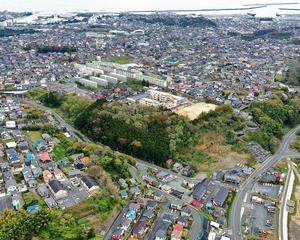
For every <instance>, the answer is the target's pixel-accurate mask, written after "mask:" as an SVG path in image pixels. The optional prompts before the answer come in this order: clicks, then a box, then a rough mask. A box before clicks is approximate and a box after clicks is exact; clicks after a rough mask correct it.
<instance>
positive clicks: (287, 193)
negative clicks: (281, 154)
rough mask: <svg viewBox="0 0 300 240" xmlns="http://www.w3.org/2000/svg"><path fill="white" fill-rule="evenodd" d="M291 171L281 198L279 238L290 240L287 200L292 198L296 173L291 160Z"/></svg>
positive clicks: (280, 239)
mask: <svg viewBox="0 0 300 240" xmlns="http://www.w3.org/2000/svg"><path fill="white" fill-rule="evenodd" d="M288 167H289V171H288V174H287V177H286V181H285V186H284V191H283V194H282V198H281V205H280V212H279V228H278V230H279V234H278V235H279V240H288V211H287V202H288V200H289V199H290V198H291V195H292V191H293V185H294V180H295V175H294V172H293V167H292V166H291V162H289V165H288Z"/></svg>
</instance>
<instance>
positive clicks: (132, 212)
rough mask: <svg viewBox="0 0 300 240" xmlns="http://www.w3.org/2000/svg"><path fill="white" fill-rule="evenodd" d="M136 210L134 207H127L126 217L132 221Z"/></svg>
mask: <svg viewBox="0 0 300 240" xmlns="http://www.w3.org/2000/svg"><path fill="white" fill-rule="evenodd" d="M136 213H137V212H136V210H135V209H129V210H128V211H127V213H126V218H127V219H130V220H131V221H133V220H134V219H135V218H136Z"/></svg>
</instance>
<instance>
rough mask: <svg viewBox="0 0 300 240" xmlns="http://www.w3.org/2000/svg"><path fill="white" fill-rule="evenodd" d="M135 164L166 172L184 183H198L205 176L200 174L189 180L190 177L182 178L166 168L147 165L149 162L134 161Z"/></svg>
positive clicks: (182, 176)
mask: <svg viewBox="0 0 300 240" xmlns="http://www.w3.org/2000/svg"><path fill="white" fill-rule="evenodd" d="M136 162H137V164H141V165H144V166H146V167H148V168H152V169H154V170H159V171H164V172H167V173H169V174H171V175H173V176H176V177H178V178H180V179H183V180H185V181H188V182H193V183H195V184H196V183H198V182H201V181H202V180H203V179H204V178H206V174H202V175H201V176H199V175H198V176H197V178H191V177H187V176H184V175H182V174H179V173H176V172H173V171H171V170H170V169H167V168H163V167H160V166H157V165H155V164H152V163H149V162H146V161H143V160H141V159H136Z"/></svg>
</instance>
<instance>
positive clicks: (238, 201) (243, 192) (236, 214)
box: [230, 125, 300, 240]
mask: <svg viewBox="0 0 300 240" xmlns="http://www.w3.org/2000/svg"><path fill="white" fill-rule="evenodd" d="M299 130H300V125H299V126H297V127H295V128H294V129H292V130H290V131H289V132H288V133H287V134H286V135H285V136H284V137H283V139H282V142H281V144H280V146H279V148H278V150H277V152H276V153H275V154H274V155H273V156H271V157H269V158H268V159H266V160H265V161H264V162H263V163H262V164H261V165H260V166H259V167H258V168H257V169H256V170H255V171H254V172H253V173H252V174H251V175H250V176H249V177H248V178H247V179H246V181H245V182H244V183H243V184H242V185H241V186H240V190H239V191H238V192H237V195H236V198H235V200H234V202H233V204H232V211H231V216H230V229H231V230H232V239H233V240H241V239H243V237H242V233H241V218H242V212H243V211H242V207H243V206H242V205H243V201H244V199H245V198H246V197H247V193H249V192H251V190H252V188H253V186H254V184H255V182H256V180H257V179H258V178H259V176H261V175H262V174H263V173H265V172H266V171H267V170H268V169H269V168H271V167H273V166H274V165H276V163H278V162H279V161H280V160H281V159H282V158H288V157H290V158H291V157H296V156H299V154H297V153H294V152H293V151H291V150H290V149H289V146H290V144H291V143H292V142H293V141H294V140H295V138H296V133H297V132H298V131H299Z"/></svg>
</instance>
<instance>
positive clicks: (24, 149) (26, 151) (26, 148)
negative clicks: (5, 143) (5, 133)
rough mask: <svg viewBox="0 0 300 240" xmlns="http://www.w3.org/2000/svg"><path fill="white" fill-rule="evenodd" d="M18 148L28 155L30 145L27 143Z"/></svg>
mask: <svg viewBox="0 0 300 240" xmlns="http://www.w3.org/2000/svg"><path fill="white" fill-rule="evenodd" d="M18 148H19V150H20V151H21V152H22V153H28V151H29V145H28V143H27V142H25V141H23V142H20V143H18Z"/></svg>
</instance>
